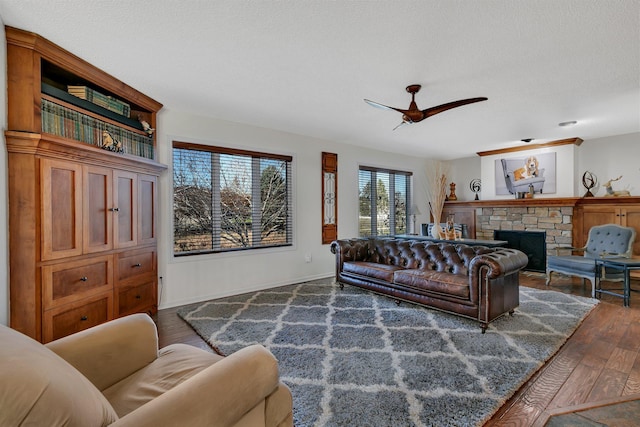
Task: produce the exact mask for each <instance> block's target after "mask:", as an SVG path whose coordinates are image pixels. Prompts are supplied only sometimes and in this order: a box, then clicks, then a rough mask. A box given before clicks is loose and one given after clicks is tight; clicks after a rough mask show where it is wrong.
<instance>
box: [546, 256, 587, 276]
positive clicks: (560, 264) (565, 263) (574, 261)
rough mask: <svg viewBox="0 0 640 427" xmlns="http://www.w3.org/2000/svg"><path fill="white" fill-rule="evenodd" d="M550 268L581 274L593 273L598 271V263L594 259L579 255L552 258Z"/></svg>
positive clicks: (550, 258)
mask: <svg viewBox="0 0 640 427" xmlns="http://www.w3.org/2000/svg"><path fill="white" fill-rule="evenodd" d="M549 268H551V269H552V270H553V269H554V268H559V269H561V270H570V271H575V272H580V273H593V274H595V271H596V261H595V259H593V258H588V257H583V256H579V255H566V256H550V257H549Z"/></svg>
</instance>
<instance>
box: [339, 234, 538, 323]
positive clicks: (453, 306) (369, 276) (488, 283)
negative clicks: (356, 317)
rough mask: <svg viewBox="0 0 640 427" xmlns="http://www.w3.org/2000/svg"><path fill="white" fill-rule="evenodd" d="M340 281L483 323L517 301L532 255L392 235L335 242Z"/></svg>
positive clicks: (508, 309) (510, 309)
mask: <svg viewBox="0 0 640 427" xmlns="http://www.w3.org/2000/svg"><path fill="white" fill-rule="evenodd" d="M331 252H333V253H334V254H336V282H337V283H339V284H340V286H341V287H342V286H343V285H344V284H347V285H353V286H358V287H361V288H365V289H369V290H371V291H373V292H377V293H380V294H384V295H388V296H390V297H392V298H395V299H396V301H397V302H398V303H400V301H409V302H413V303H417V304H420V305H424V306H427V307H432V308H436V309H439V310H442V311H446V312H448V313H453V314H457V315H459V316H462V317H467V318H469V319H475V320H477V321H478V322H480V327H481V328H482V332H483V333H484V332H485V330H486V329H487V326H488V325H489V322H491V321H493V320H494V319H496V318H498V317H500V316H502V315H503V314H505V313H509V314H513V311H514V309H515V308H516V307H518V305H519V279H518V272H519V271H520V270H521V269H522V268H523V267H525V266H526V265H527V262H528V258H527V256H526V255H525V254H524V253H523V252H520V251H518V250H516V249H506V248H487V247H484V246H468V245H464V244H451V243H433V242H426V241H412V240H405V239H390V238H362V239H345V240H336V241H334V242H333V243H331Z"/></svg>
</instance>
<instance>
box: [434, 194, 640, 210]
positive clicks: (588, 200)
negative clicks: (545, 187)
mask: <svg viewBox="0 0 640 427" xmlns="http://www.w3.org/2000/svg"><path fill="white" fill-rule="evenodd" d="M628 203H633V204H638V203H640V197H635V196H632V197H555V198H535V197H534V198H533V199H496V200H469V201H455V202H445V206H446V207H449V208H453V209H455V208H504V207H509V208H525V207H527V208H528V207H535V206H543V207H544V206H554V207H555V206H559V207H564V206H569V207H575V206H580V205H624V204H628Z"/></svg>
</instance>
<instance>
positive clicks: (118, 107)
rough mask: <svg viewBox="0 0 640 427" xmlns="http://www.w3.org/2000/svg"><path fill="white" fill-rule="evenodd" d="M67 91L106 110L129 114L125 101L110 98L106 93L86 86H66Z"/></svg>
mask: <svg viewBox="0 0 640 427" xmlns="http://www.w3.org/2000/svg"><path fill="white" fill-rule="evenodd" d="M67 92H69V93H70V94H71V95H73V96H77V97H78V98H81V99H85V100H87V101H89V102H92V103H94V104H96V105H99V106H101V107H103V108H106V109H107V110H110V111H113V112H115V113H118V114H122V115H123V116H125V117H129V114H131V106H130V105H129V104H127V103H126V102H122V101H120V100H119V99H115V98H112V97H110V96H107V95H103V94H101V93H100V92H96V91H95V90H93V89H91V88H89V87H86V86H71V85H69V86H67Z"/></svg>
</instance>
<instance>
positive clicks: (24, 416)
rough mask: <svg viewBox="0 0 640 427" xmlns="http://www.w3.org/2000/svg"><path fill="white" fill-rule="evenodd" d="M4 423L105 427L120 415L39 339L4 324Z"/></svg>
mask: <svg viewBox="0 0 640 427" xmlns="http://www.w3.org/2000/svg"><path fill="white" fill-rule="evenodd" d="M0 343H2V344H1V345H0V378H2V381H0V408H2V409H1V410H0V425H2V426H14V425H16V426H17V425H34V426H45V425H46V426H69V427H73V426H106V425H108V424H111V423H113V422H114V421H116V420H117V419H118V417H117V415H116V413H115V411H114V410H113V408H112V407H111V405H110V404H109V402H107V400H106V399H105V398H104V396H103V395H102V394H101V393H100V391H99V390H98V389H97V388H96V387H95V386H94V385H93V384H91V382H90V381H89V380H88V379H86V378H85V377H84V376H83V375H82V374H80V372H78V371H77V370H76V369H75V368H74V367H73V366H71V365H70V364H69V363H67V362H66V361H65V360H64V359H62V358H61V357H60V356H58V355H57V354H55V353H54V352H53V351H51V350H49V349H48V348H46V347H45V346H44V345H42V344H40V343H39V342H37V341H35V340H33V339H31V338H29V337H27V336H26V335H23V334H21V333H19V332H17V331H15V330H13V329H10V328H8V327H6V326H3V325H0Z"/></svg>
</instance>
